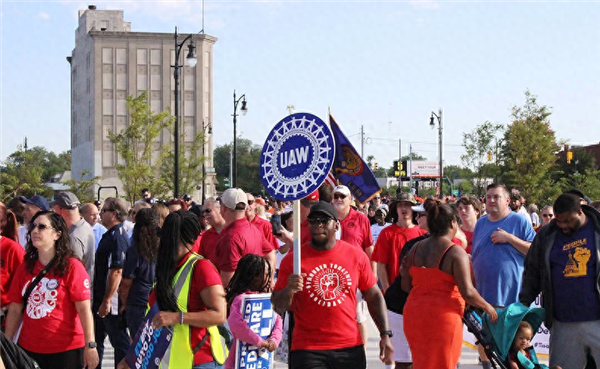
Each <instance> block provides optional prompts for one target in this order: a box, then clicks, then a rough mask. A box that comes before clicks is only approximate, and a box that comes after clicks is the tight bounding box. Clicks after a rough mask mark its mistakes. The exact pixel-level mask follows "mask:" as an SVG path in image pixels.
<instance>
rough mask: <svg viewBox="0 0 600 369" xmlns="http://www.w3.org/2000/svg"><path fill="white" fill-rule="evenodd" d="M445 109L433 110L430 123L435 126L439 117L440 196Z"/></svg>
mask: <svg viewBox="0 0 600 369" xmlns="http://www.w3.org/2000/svg"><path fill="white" fill-rule="evenodd" d="M443 112H444V111H443V110H442V108H440V110H438V114H436V113H434V112H433V111H432V112H431V119H430V120H429V125H430V126H431V128H432V129H433V128H435V120H434V119H433V118H434V117H435V118H437V121H438V136H439V145H440V147H439V149H440V198H441V197H442V179H443V178H442V177H443V174H442V171H443V167H442V163H443V162H442V147H443V141H442V130H443V129H444V125H443V122H444V120H443V119H442V116H443Z"/></svg>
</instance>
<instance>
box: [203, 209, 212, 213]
mask: <svg viewBox="0 0 600 369" xmlns="http://www.w3.org/2000/svg"><path fill="white" fill-rule="evenodd" d="M211 211H212V209H204V210H202V212H203V213H204V214H208V213H210V212H211Z"/></svg>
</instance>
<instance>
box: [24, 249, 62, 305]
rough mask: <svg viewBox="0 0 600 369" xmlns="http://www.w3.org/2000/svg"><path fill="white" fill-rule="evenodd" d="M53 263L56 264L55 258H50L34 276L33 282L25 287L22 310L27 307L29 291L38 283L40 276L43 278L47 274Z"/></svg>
mask: <svg viewBox="0 0 600 369" xmlns="http://www.w3.org/2000/svg"><path fill="white" fill-rule="evenodd" d="M54 264H56V258H52V260H50V262H49V263H48V265H46V267H45V268H44V269H43V270H42V271H41V272H40V273H39V274H38V275H37V276H36V277H35V279H34V280H33V282H31V284H30V285H29V286H28V287H27V290H25V294H24V295H23V311H25V308H26V307H27V300H29V295H31V292H33V289H34V288H35V286H37V285H38V283H40V281H41V280H42V278H44V276H45V275H46V274H48V271H50V269H52V267H53V266H54Z"/></svg>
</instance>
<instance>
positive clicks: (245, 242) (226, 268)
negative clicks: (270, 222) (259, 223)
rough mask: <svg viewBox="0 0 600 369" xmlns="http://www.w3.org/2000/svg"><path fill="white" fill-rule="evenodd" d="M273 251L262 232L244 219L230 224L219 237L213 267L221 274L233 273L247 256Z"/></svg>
mask: <svg viewBox="0 0 600 369" xmlns="http://www.w3.org/2000/svg"><path fill="white" fill-rule="evenodd" d="M271 251H273V245H271V244H270V243H269V242H268V241H267V240H266V239H265V236H263V234H262V232H261V231H260V230H259V229H258V228H256V227H255V226H253V225H252V224H250V222H248V220H247V219H246V218H242V219H238V220H236V221H235V222H233V223H231V224H230V225H228V226H227V227H225V229H223V231H221V234H220V235H219V238H218V240H217V245H216V250H215V260H216V263H215V265H216V266H217V269H219V270H220V271H222V272H233V271H235V269H236V268H237V264H238V262H239V261H240V259H241V258H242V257H243V256H244V255H247V254H256V255H260V256H264V255H267V254H268V253H270V252H271Z"/></svg>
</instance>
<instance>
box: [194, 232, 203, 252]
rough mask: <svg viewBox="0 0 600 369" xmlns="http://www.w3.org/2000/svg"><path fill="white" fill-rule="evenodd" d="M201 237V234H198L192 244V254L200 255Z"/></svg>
mask: <svg viewBox="0 0 600 369" xmlns="http://www.w3.org/2000/svg"><path fill="white" fill-rule="evenodd" d="M202 236H203V234H202V233H200V234H199V235H198V238H196V241H195V242H194V246H192V252H195V253H196V254H199V253H200V242H201V241H202Z"/></svg>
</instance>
